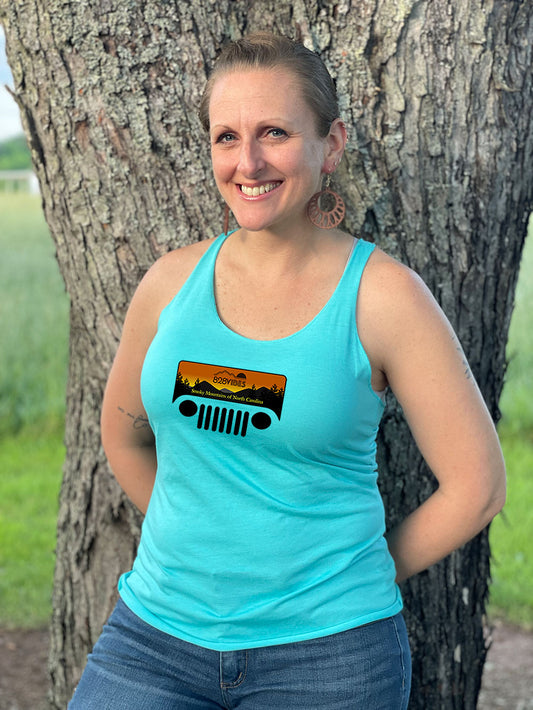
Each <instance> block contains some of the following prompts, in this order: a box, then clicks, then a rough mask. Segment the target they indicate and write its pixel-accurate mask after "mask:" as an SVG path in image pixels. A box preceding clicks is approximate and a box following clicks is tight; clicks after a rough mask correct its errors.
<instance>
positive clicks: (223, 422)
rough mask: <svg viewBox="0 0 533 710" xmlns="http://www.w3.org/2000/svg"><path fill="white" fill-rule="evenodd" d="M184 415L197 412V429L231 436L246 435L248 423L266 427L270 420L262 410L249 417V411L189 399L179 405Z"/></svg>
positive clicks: (257, 426) (257, 427)
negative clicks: (198, 403) (199, 402)
mask: <svg viewBox="0 0 533 710" xmlns="http://www.w3.org/2000/svg"><path fill="white" fill-rule="evenodd" d="M179 410H180V412H181V414H183V416H184V417H194V416H195V415H196V414H198V419H197V422H196V428H197V429H205V430H206V431H215V432H218V433H219V434H232V435H233V436H239V435H240V436H246V432H247V431H248V425H249V424H250V423H251V424H252V426H253V427H254V428H255V429H268V427H269V426H270V425H271V423H272V420H271V418H270V416H269V415H268V414H266V413H264V412H256V413H255V414H252V416H251V417H250V413H249V412H243V411H241V410H240V409H229V408H227V407H213V406H212V405H210V404H207V405H206V404H201V405H200V406H199V407H198V405H197V404H196V403H195V402H193V401H192V400H190V399H185V400H184V401H183V402H182V403H181V404H180V406H179Z"/></svg>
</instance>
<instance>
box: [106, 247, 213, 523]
mask: <svg viewBox="0 0 533 710" xmlns="http://www.w3.org/2000/svg"><path fill="white" fill-rule="evenodd" d="M209 243H210V242H209V241H204V242H200V243H198V244H194V245H191V246H189V247H184V248H183V249H179V250H177V251H174V252H171V253H169V254H167V255H166V256H164V257H162V258H161V259H159V260H158V261H157V262H156V263H155V264H154V265H153V266H152V268H151V269H150V270H149V271H148V272H147V273H146V275H145V276H144V278H143V280H142V281H141V283H140V284H139V287H138V288H137V290H136V292H135V294H134V296H133V299H132V301H131V304H130V306H129V308H128V312H127V314H126V319H125V321H124V327H123V330H122V337H121V340H120V345H119V347H118V350H117V354H116V356H115V360H114V362H113V366H112V368H111V372H110V374H109V379H108V381H107V386H106V389H105V393H104V400H103V404H102V416H101V429H102V444H103V447H104V451H105V453H106V456H107V459H108V461H109V464H110V466H111V469H112V471H113V473H114V475H115V478H116V479H117V480H118V482H119V483H120V485H121V486H122V488H123V489H124V491H125V493H126V494H127V495H128V497H129V498H130V499H131V500H132V502H133V503H134V504H135V505H136V506H137V507H138V508H139V510H141V511H142V512H143V513H145V512H146V509H147V508H148V503H149V501H150V496H151V494H152V489H153V486H154V481H155V475H156V470H157V458H156V450H155V439H154V435H153V432H152V429H151V427H150V424H149V422H148V417H147V415H146V411H145V409H144V406H143V403H142V399H141V391H140V379H141V370H142V366H143V363H144V358H145V355H146V351H147V350H148V347H149V345H150V343H151V342H152V340H153V338H154V336H155V334H156V332H157V322H158V319H159V315H160V313H161V310H162V309H163V308H164V307H165V306H166V305H167V303H169V301H170V300H171V299H172V297H173V296H174V295H175V294H176V293H177V292H178V291H179V289H180V288H181V286H182V285H183V283H184V282H185V281H186V279H187V278H188V276H189V274H190V273H191V271H192V269H193V268H194V266H195V265H196V263H197V262H198V259H199V258H200V256H201V255H202V254H203V253H204V251H205V250H206V248H207V247H208V245H209Z"/></svg>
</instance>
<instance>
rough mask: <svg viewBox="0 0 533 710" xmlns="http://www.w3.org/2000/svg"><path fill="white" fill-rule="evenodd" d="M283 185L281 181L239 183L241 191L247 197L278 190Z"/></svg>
mask: <svg viewBox="0 0 533 710" xmlns="http://www.w3.org/2000/svg"><path fill="white" fill-rule="evenodd" d="M280 185H281V181H280V180H278V181H276V182H267V183H264V184H261V185H253V186H252V185H238V187H239V189H240V191H241V192H242V193H243V194H244V195H245V196H246V197H260V196H261V195H265V194H268V193H270V192H272V191H273V190H276V189H277V188H278V187H279V186H280Z"/></svg>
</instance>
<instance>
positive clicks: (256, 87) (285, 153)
mask: <svg viewBox="0 0 533 710" xmlns="http://www.w3.org/2000/svg"><path fill="white" fill-rule="evenodd" d="M209 125H210V130H209V133H210V138H211V156H212V161H213V173H214V176H215V181H216V184H217V187H218V189H219V191H220V193H221V195H222V197H223V198H224V199H225V201H226V203H227V204H228V205H229V207H230V209H231V210H232V212H233V214H234V215H235V218H236V220H237V222H238V224H239V225H240V226H241V228H242V229H243V230H248V231H250V232H258V231H261V230H262V229H264V228H268V229H269V230H271V231H275V232H276V233H277V234H278V236H279V237H281V238H283V235H284V234H286V235H288V236H290V238H291V240H292V239H294V237H295V233H297V232H301V231H302V227H304V226H305V228H306V230H305V231H307V232H310V231H312V229H313V225H312V224H311V223H310V222H309V220H306V218H305V215H306V211H307V206H308V203H309V200H310V199H311V197H312V196H313V195H314V194H315V193H317V192H318V191H319V190H320V187H321V181H322V175H323V174H324V173H331V172H333V170H334V169H335V166H336V165H337V164H338V162H339V161H340V158H341V156H342V153H343V151H344V146H345V143H346V130H345V128H344V124H343V122H342V121H341V120H340V119H339V118H336V119H335V120H334V121H333V122H332V124H331V125H330V128H329V131H328V133H327V135H326V136H325V137H321V136H320V135H319V134H318V132H317V128H316V119H315V116H314V115H313V114H312V113H311V111H310V110H309V107H308V106H307V102H306V100H305V98H304V95H303V92H302V89H301V87H300V84H299V81H298V77H297V75H296V74H295V73H294V72H293V71H289V70H286V69H283V68H277V69H252V70H246V71H245V70H243V69H240V70H239V69H234V70H233V71H229V70H228V71H227V72H226V73H224V74H222V75H220V76H219V77H218V80H217V81H216V83H215V84H214V85H213V87H212V90H211V101H210V105H209ZM302 236H304V238H305V239H307V235H302Z"/></svg>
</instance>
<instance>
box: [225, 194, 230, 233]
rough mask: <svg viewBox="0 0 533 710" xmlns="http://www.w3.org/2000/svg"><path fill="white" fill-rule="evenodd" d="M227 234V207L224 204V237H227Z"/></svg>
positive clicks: (226, 204)
mask: <svg viewBox="0 0 533 710" xmlns="http://www.w3.org/2000/svg"><path fill="white" fill-rule="evenodd" d="M228 232H229V205H228V203H227V202H226V203H225V204H224V235H225V236H227V234H228Z"/></svg>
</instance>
